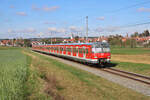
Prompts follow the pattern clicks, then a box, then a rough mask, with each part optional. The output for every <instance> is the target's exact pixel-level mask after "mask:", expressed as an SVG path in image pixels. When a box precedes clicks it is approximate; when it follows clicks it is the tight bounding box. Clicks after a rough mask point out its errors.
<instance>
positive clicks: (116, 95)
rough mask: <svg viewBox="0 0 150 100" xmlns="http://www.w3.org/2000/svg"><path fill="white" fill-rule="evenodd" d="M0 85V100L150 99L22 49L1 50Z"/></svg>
mask: <svg viewBox="0 0 150 100" xmlns="http://www.w3.org/2000/svg"><path fill="white" fill-rule="evenodd" d="M131 66H132V65H131ZM0 83H1V84H0V100H64V99H65V100H71V99H75V100H85V99H87V98H88V100H120V99H121V100H133V99H135V100H149V99H150V97H147V96H144V95H142V94H140V93H137V92H135V91H133V90H131V89H127V88H125V87H122V86H120V85H118V84H115V83H112V82H110V81H107V80H106V79H103V78H101V77H97V76H95V75H93V74H91V73H88V72H86V71H83V70H80V69H77V68H74V67H72V66H69V65H66V64H63V63H61V62H59V61H56V60H53V59H50V58H49V57H46V56H43V55H40V54H37V53H33V52H31V51H30V50H28V49H23V48H22V49H20V48H13V47H11V48H9V47H4V48H3V47H0Z"/></svg>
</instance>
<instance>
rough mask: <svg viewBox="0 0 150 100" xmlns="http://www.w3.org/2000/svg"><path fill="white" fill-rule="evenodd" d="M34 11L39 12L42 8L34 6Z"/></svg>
mask: <svg viewBox="0 0 150 100" xmlns="http://www.w3.org/2000/svg"><path fill="white" fill-rule="evenodd" d="M32 10H35V11H39V10H40V8H38V7H36V6H35V5H32Z"/></svg>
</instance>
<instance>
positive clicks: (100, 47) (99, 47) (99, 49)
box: [92, 42, 110, 53]
mask: <svg viewBox="0 0 150 100" xmlns="http://www.w3.org/2000/svg"><path fill="white" fill-rule="evenodd" d="M92 52H93V53H103V52H110V47H109V44H108V43H107V42H99V43H94V44H93V46H92Z"/></svg>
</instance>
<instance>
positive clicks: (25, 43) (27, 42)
mask: <svg viewBox="0 0 150 100" xmlns="http://www.w3.org/2000/svg"><path fill="white" fill-rule="evenodd" d="M24 46H25V47H31V46H32V44H31V40H30V39H24Z"/></svg>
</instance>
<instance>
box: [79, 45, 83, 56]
mask: <svg viewBox="0 0 150 100" xmlns="http://www.w3.org/2000/svg"><path fill="white" fill-rule="evenodd" d="M79 57H83V48H82V46H79Z"/></svg>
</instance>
